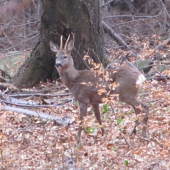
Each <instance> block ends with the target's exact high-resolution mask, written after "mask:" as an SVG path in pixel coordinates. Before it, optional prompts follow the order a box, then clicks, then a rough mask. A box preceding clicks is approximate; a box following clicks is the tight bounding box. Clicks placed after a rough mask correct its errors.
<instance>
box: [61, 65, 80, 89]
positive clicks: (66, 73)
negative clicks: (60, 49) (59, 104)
mask: <svg viewBox="0 0 170 170" xmlns="http://www.w3.org/2000/svg"><path fill="white" fill-rule="evenodd" d="M59 74H60V78H61V80H62V81H63V83H64V85H65V86H67V87H68V88H69V89H70V88H71V84H72V82H73V81H74V80H75V79H76V78H77V77H78V76H79V70H77V69H75V68H74V67H68V68H67V69H64V70H60V71H59Z"/></svg>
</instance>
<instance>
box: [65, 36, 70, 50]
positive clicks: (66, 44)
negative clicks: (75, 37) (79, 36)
mask: <svg viewBox="0 0 170 170" xmlns="http://www.w3.org/2000/svg"><path fill="white" fill-rule="evenodd" d="M69 39H70V34H69V36H68V38H67V40H66V43H65V46H64V50H66V49H67V46H68V42H69Z"/></svg>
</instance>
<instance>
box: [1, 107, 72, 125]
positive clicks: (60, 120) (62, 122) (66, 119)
mask: <svg viewBox="0 0 170 170" xmlns="http://www.w3.org/2000/svg"><path fill="white" fill-rule="evenodd" d="M2 110H6V111H13V112H18V113H23V114H25V115H27V116H36V117H39V118H41V119H48V120H54V121H55V122H56V123H57V124H58V125H70V124H72V123H73V122H74V120H72V119H70V118H69V117H67V116H64V117H62V118H61V117H56V116H51V115H48V114H44V113H38V112H34V111H30V110H26V109H21V108H16V107H11V106H7V105H4V106H3V107H2Z"/></svg>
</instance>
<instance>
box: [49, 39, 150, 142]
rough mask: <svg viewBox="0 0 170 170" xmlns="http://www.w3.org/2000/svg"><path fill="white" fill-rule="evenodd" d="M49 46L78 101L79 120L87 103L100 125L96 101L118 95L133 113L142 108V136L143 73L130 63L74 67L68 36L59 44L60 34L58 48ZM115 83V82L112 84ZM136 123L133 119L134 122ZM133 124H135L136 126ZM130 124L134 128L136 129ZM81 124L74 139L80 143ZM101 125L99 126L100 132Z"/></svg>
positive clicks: (71, 47)
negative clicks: (97, 67)
mask: <svg viewBox="0 0 170 170" xmlns="http://www.w3.org/2000/svg"><path fill="white" fill-rule="evenodd" d="M50 48H51V50H52V51H53V52H54V53H55V54H56V61H55V66H56V69H57V71H58V73H59V75H60V78H61V80H62V81H63V83H64V85H65V86H67V87H68V88H69V90H70V92H71V93H72V94H73V95H74V97H75V99H76V100H77V101H78V103H79V109H80V115H79V118H80V120H81V121H82V120H83V117H84V116H85V115H86V113H87V107H88V105H89V104H90V105H92V107H93V110H94V113H95V116H96V119H97V120H98V122H99V124H100V125H102V122H101V116H100V110H99V104H100V103H102V102H103V99H104V98H108V97H110V96H112V95H118V96H119V100H120V101H123V102H125V103H127V104H129V105H131V106H132V107H133V109H134V111H135V113H136V114H139V113H140V112H144V113H145V116H144V119H143V124H144V126H143V130H142V136H143V137H145V136H146V126H147V120H148V114H149V108H148V107H147V106H146V105H145V104H144V103H142V102H141V101H139V100H138V94H139V91H140V87H141V84H142V83H143V82H144V81H145V77H144V75H143V74H142V73H141V72H139V71H138V69H137V68H134V67H132V66H127V65H125V66H116V67H115V68H110V69H107V70H105V71H104V72H102V73H101V72H97V71H90V70H82V71H81V70H77V69H76V68H75V67H74V63H73V58H72V56H71V51H72V50H73V48H74V40H70V36H68V38H67V40H66V43H65V45H64V47H63V36H61V38H60V48H59V47H58V46H57V45H55V44H54V43H53V42H50ZM115 84H116V86H115ZM137 124H138V123H137V122H136V125H137ZM136 125H135V128H136ZM135 128H134V132H135V131H136V129H135ZM81 131H82V126H81V124H80V126H79V129H78V134H77V142H78V143H80V136H81ZM103 134H104V129H103V128H102V135H103Z"/></svg>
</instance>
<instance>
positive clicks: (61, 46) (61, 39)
mask: <svg viewBox="0 0 170 170" xmlns="http://www.w3.org/2000/svg"><path fill="white" fill-rule="evenodd" d="M62 49H63V36H62V35H61V37H60V50H62Z"/></svg>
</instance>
